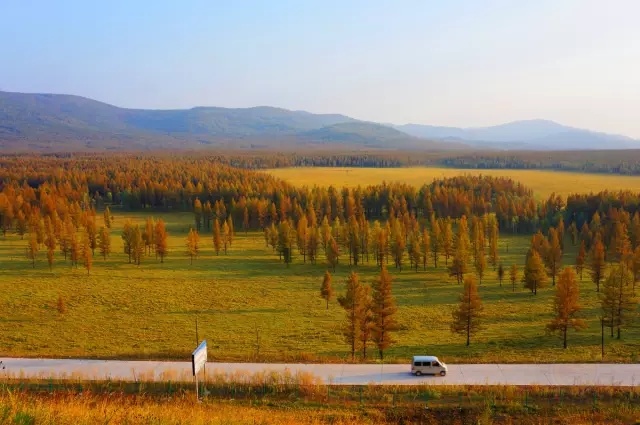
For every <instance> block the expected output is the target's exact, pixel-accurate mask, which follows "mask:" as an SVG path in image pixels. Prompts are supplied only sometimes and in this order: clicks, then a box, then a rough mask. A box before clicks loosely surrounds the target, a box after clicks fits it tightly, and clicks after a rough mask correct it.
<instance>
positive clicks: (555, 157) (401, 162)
mask: <svg viewBox="0 0 640 425" xmlns="http://www.w3.org/2000/svg"><path fill="white" fill-rule="evenodd" d="M139 155H140V154H135V153H130V154H126V153H123V154H113V153H112V154H109V156H110V157H112V158H113V157H122V158H126V157H138V156H139ZM145 156H147V157H148V155H145ZM153 156H154V157H155V158H158V159H161V160H163V159H170V158H192V159H193V158H196V159H206V160H207V161H210V162H215V163H217V164H221V165H228V166H231V167H235V168H245V169H264V168H282V167H375V168H381V167H403V166H443V167H454V168H469V169H541V170H543V169H544V170H558V171H580V172H587V173H605V174H621V175H638V174H640V150H638V149H633V150H587V151H553V152H549V151H478V150H475V151H465V152H425V151H395V150H384V151H383V150H375V149H372V150H367V151H365V150H358V151H349V150H345V151H336V150H335V149H333V150H320V149H309V150H299V151H296V150H291V151H285V152H273V151H268V150H255V149H253V150H227V151H225V152H213V153H210V152H206V153H203V152H197V153H185V152H184V151H181V152H167V153H155V154H153ZM23 157H24V156H23V155H5V156H4V157H3V159H5V160H9V161H15V160H16V159H19V158H23ZM33 157H34V158H47V159H56V160H82V161H84V160H87V159H88V160H91V159H92V158H94V157H95V154H71V153H59V154H44V155H42V156H39V155H33Z"/></svg>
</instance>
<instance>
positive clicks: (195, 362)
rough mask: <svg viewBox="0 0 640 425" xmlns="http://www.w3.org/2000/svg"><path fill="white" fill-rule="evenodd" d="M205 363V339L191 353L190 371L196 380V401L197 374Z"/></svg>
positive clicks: (197, 397) (197, 398) (197, 395)
mask: <svg viewBox="0 0 640 425" xmlns="http://www.w3.org/2000/svg"><path fill="white" fill-rule="evenodd" d="M206 363H207V340H206V339H205V340H204V341H202V342H201V343H200V345H198V348H196V349H195V350H194V352H193V353H191V370H192V372H193V376H194V378H195V380H196V400H199V399H200V396H199V394H198V372H200V370H201V369H202V368H203V367H204V365H205V364H206Z"/></svg>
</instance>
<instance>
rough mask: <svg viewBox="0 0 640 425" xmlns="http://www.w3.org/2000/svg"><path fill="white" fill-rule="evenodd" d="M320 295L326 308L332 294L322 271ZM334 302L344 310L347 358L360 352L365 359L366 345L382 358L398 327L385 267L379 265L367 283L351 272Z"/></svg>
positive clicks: (328, 279) (388, 276)
mask: <svg viewBox="0 0 640 425" xmlns="http://www.w3.org/2000/svg"><path fill="white" fill-rule="evenodd" d="M320 295H321V296H322V298H323V299H325V300H326V302H327V309H328V308H329V301H330V300H331V299H332V298H333V296H334V292H333V288H332V286H331V274H330V273H329V271H326V272H325V275H324V279H323V281H322V287H321V289H320ZM338 303H339V304H340V306H341V307H342V308H343V309H344V311H345V316H346V317H345V322H344V325H343V328H342V335H343V336H344V339H345V342H347V344H349V346H350V349H351V359H352V360H354V359H355V355H356V352H357V351H360V352H361V353H362V359H366V358H367V348H368V347H369V346H374V347H375V348H376V349H377V351H378V355H379V356H380V359H381V360H382V359H383V358H384V351H385V350H386V349H387V348H389V347H390V346H391V345H392V344H393V343H394V342H395V341H394V339H393V337H392V334H393V332H394V331H396V330H397V329H398V324H397V321H396V319H395V314H396V311H397V307H396V301H395V299H394V297H393V294H392V279H391V275H390V274H389V272H388V271H387V268H386V267H384V266H383V267H382V269H381V270H380V275H379V276H378V277H377V278H376V279H375V280H374V282H373V283H372V284H371V285H366V284H363V283H362V282H360V276H359V275H358V273H356V272H354V271H352V272H351V273H350V274H349V276H348V277H347V284H346V291H345V294H344V295H341V296H340V297H339V298H338Z"/></svg>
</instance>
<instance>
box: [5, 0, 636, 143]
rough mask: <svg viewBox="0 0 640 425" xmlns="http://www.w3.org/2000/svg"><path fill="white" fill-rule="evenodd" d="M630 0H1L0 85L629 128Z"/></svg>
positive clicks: (472, 121) (367, 114) (138, 104)
mask: <svg viewBox="0 0 640 425" xmlns="http://www.w3.org/2000/svg"><path fill="white" fill-rule="evenodd" d="M638 16H640V1H637V0H608V1H605V0H601V1H592V0H536V1H526V2H525V1H519V0H518V1H514V0H504V1H498V0H495V1H491V0H447V1H441V0H438V1H429V0H416V1H410V0H342V1H337V0H290V1H285V0H264V1H262V0H229V1H216V0H208V1H207V0H181V1H178V0H172V1H170V0H154V1H147V0H135V1H133V0H131V1H128V0H92V1H86V0H57V1H52V0H0V40H1V42H0V90H4V91H18V92H44V93H65V94H75V95H80V96H85V97H89V98H92V99H96V100H100V101H103V102H107V103H110V104H114V105H117V106H121V107H130V108H152V109H178V108H191V107H194V106H223V107H250V106H259V105H269V106H277V107H282V108H287V109H293V110H300V109H301V110H307V111H310V112H314V113H342V114H346V115H349V116H352V117H354V118H359V119H364V120H370V121H377V122H384V123H395V124H404V123H409V122H411V123H417V124H431V125H447V126H458V127H477V126H489V125H495V124H501V123H505V122H509V121H514V120H521V119H550V120H554V121H557V122H560V123H562V124H566V125H571V126H575V127H580V128H587V129H592V130H598V131H606V132H610V133H617V134H625V135H628V136H631V137H636V138H640V119H638V118H639V117H640V113H639V108H638V106H639V103H640V25H638V20H637V19H638Z"/></svg>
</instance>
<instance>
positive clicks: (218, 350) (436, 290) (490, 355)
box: [0, 211, 640, 363]
mask: <svg viewBox="0 0 640 425" xmlns="http://www.w3.org/2000/svg"><path fill="white" fill-rule="evenodd" d="M114 214H115V216H116V221H115V224H114V228H113V229H112V241H113V251H114V253H113V254H112V255H111V257H110V258H108V259H107V260H106V261H103V260H102V258H96V259H95V261H94V268H93V270H92V271H91V275H89V276H87V272H86V271H85V270H84V269H82V268H81V267H80V268H78V269H75V268H72V267H71V266H70V264H69V263H68V262H64V260H63V259H62V257H61V256H60V255H59V254H57V257H56V260H57V263H56V264H55V265H54V268H53V271H49V269H48V267H47V264H46V260H45V259H44V255H43V254H40V259H39V260H38V262H37V263H36V267H35V269H33V268H32V267H31V264H30V262H29V261H28V260H27V259H26V258H25V256H24V249H25V246H26V240H21V239H20V238H19V236H17V235H7V237H6V238H5V239H3V238H0V270H1V273H0V335H2V337H1V338H0V356H51V357H68V356H69V357H96V358H145V359H148V358H182V359H185V358H189V357H188V356H189V353H190V352H191V350H192V349H193V347H194V346H195V342H196V335H195V320H196V317H197V319H198V325H199V336H200V339H203V338H206V339H207V340H208V341H209V347H210V349H209V356H210V358H211V359H212V360H213V361H222V360H229V361H231V360H233V361H243V360H258V361H296V360H300V361H346V360H348V354H349V353H348V348H347V344H345V343H344V341H343V339H342V337H341V334H340V329H341V325H342V323H343V319H344V312H343V310H342V309H341V308H340V307H339V306H338V304H337V302H336V301H335V300H334V301H333V302H331V304H330V306H329V309H328V310H327V309H326V307H325V304H324V301H323V300H322V299H321V298H320V296H319V289H320V283H321V281H322V275H323V273H324V271H325V265H324V263H323V261H319V262H318V264H317V265H310V264H302V261H301V258H295V259H294V263H293V264H292V265H291V266H290V267H288V268H287V267H286V265H285V264H283V263H280V262H279V261H278V256H277V255H276V254H274V253H273V252H272V251H271V248H267V247H265V243H264V238H263V236H262V235H261V234H259V233H257V232H250V233H248V234H244V233H238V234H237V235H236V238H235V240H234V242H233V246H232V247H231V250H230V251H229V254H228V255H226V256H225V255H220V256H216V255H215V254H214V252H213V249H212V243H211V240H210V239H211V238H210V237H208V236H205V235H203V238H202V251H201V255H200V257H199V258H198V259H197V260H195V261H194V263H193V265H190V264H189V259H188V258H187V256H186V254H185V248H184V245H185V238H186V233H187V230H188V228H189V226H190V224H191V221H192V215H191V214H188V213H184V214H181V213H173V214H165V215H158V214H156V217H160V216H161V217H162V218H163V219H164V220H165V221H166V222H167V223H168V230H169V232H170V235H171V236H170V240H169V245H170V255H169V257H168V258H167V259H166V261H165V263H164V264H161V263H160V262H159V261H156V260H155V258H154V257H153V256H150V257H145V258H144V260H143V263H142V265H141V266H139V267H138V266H135V265H133V264H128V262H127V257H126V256H125V254H123V253H122V251H123V250H122V240H121V238H120V236H119V235H120V229H121V226H122V224H123V222H124V220H125V218H127V217H129V218H132V219H133V220H134V221H137V222H140V223H142V221H143V219H144V218H145V217H146V214H124V213H119V212H117V211H114ZM528 243H529V237H515V236H507V235H503V236H501V238H500V244H499V250H500V256H501V259H502V262H503V263H504V264H505V265H507V266H509V265H511V264H512V263H514V262H515V263H517V264H518V265H519V266H520V267H522V263H523V261H524V254H525V250H526V248H527V246H528ZM573 258H575V248H574V247H571V246H570V244H569V243H567V249H566V253H565V260H564V261H565V263H567V264H568V263H572V262H573ZM322 259H323V260H324V258H323V257H322ZM350 270H351V268H350V267H349V266H348V265H344V264H342V265H340V266H339V267H338V269H337V271H336V273H335V275H334V287H335V289H336V291H337V292H338V294H341V293H343V292H344V287H345V283H344V282H345V279H346V275H347V273H348V272H349V271H350ZM358 272H359V273H360V275H361V278H362V280H363V281H364V282H365V283H368V282H371V281H372V280H373V279H374V278H375V276H376V275H377V269H376V267H375V263H369V264H364V265H362V266H359V267H358ZM391 272H392V275H393V279H394V289H393V291H394V295H395V297H396V299H397V302H398V306H399V309H398V321H399V323H400V330H399V331H398V332H397V333H396V335H395V337H396V340H397V343H396V344H395V345H394V346H393V347H392V348H391V349H389V351H388V353H387V356H386V359H385V361H389V362H400V361H402V362H405V361H407V359H408V358H409V357H410V356H411V355H414V354H415V353H426V352H428V353H437V355H439V356H441V357H442V358H443V359H445V361H448V362H450V363H455V362H576V361H578V362H593V361H599V359H600V326H599V319H598V317H599V313H600V309H599V301H598V297H597V294H596V292H595V290H594V285H593V284H592V283H590V282H588V280H587V279H586V275H585V280H584V281H583V282H582V283H581V291H582V302H583V305H584V311H583V315H584V317H585V318H586V319H587V323H588V325H589V327H588V329H586V330H585V331H583V332H580V333H576V334H574V333H572V334H571V335H570V337H569V349H567V350H563V349H562V348H561V344H560V341H559V339H557V338H556V337H554V336H552V335H547V334H545V324H546V323H547V322H548V321H549V320H550V318H551V296H552V289H551V288H548V289H543V290H540V291H539V294H538V295H537V296H536V297H534V296H533V295H531V294H530V293H529V292H527V291H525V290H523V289H522V288H521V285H520V284H518V285H517V286H516V289H515V292H513V291H512V288H511V286H510V285H509V284H508V283H506V282H505V283H504V286H502V287H501V286H500V285H499V284H498V282H497V278H496V275H495V272H493V271H492V270H489V271H488V277H486V278H485V279H484V280H483V283H482V286H481V289H480V293H481V296H482V298H483V300H484V302H485V312H486V318H485V320H484V323H485V328H484V330H483V331H482V332H480V333H479V334H478V335H477V336H476V337H474V338H473V339H472V344H471V347H469V348H467V347H465V346H464V339H463V337H461V336H453V335H452V334H451V333H450V331H449V325H450V318H451V310H452V308H453V307H454V306H455V304H456V302H457V297H458V294H459V292H460V287H459V286H458V285H457V284H455V280H453V279H451V278H449V277H448V276H447V273H446V269H445V267H444V261H441V264H440V266H439V267H438V268H437V269H434V268H433V266H432V265H431V266H430V267H429V268H428V269H427V271H419V272H417V273H416V272H415V271H410V270H404V271H402V272H398V271H396V270H395V269H393V268H391ZM59 297H61V298H62V299H63V300H64V303H65V305H66V309H67V311H66V312H65V313H64V314H60V313H59V312H58V310H57V308H56V304H57V300H58V298H59ZM606 346H607V347H606V350H607V356H606V360H608V361H622V362H629V361H636V359H637V355H638V353H639V352H640V327H638V326H635V327H632V328H630V329H628V330H624V331H623V338H622V340H620V341H618V340H615V339H611V338H609V337H607V338H606Z"/></svg>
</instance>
